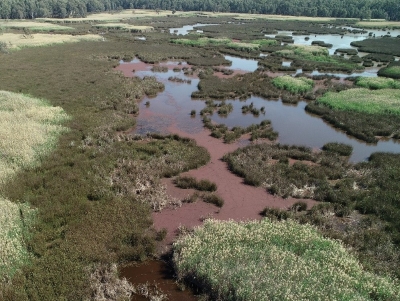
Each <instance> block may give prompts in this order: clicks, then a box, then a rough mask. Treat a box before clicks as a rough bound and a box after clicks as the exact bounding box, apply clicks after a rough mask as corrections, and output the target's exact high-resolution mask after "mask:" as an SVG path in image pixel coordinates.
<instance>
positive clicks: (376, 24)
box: [356, 20, 400, 28]
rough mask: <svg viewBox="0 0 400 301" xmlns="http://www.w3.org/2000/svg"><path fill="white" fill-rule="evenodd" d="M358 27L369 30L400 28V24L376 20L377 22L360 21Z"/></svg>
mask: <svg viewBox="0 0 400 301" xmlns="http://www.w3.org/2000/svg"><path fill="white" fill-rule="evenodd" d="M356 25H357V26H361V27H368V28H374V27H375V28H376V27H382V28H383V27H384V28H386V27H394V28H400V22H394V21H382V20H375V21H360V22H357V24H356Z"/></svg>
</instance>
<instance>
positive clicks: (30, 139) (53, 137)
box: [0, 91, 68, 185]
mask: <svg viewBox="0 0 400 301" xmlns="http://www.w3.org/2000/svg"><path fill="white" fill-rule="evenodd" d="M66 120H68V116H67V114H66V113H65V112H64V111H63V109H62V108H60V107H51V106H50V105H49V104H48V102H46V101H44V100H42V99H36V98H33V97H29V96H26V95H22V94H17V93H12V92H6V91H0V137H2V138H1V140H0V152H1V154H2V156H1V159H0V166H1V172H0V184H1V185H4V184H5V183H6V181H7V180H8V179H9V178H10V177H11V176H13V175H14V174H15V173H17V172H18V171H19V170H21V169H24V168H28V167H31V166H34V165H37V164H39V162H40V161H41V160H42V159H43V158H44V157H45V156H46V155H47V154H49V153H50V151H51V150H52V149H53V148H54V147H55V145H56V143H57V137H58V136H59V135H60V134H62V133H63V132H65V131H66V130H67V128H66V127H64V126H62V123H63V122H64V121H66Z"/></svg>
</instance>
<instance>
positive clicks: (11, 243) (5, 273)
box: [0, 197, 35, 282]
mask: <svg viewBox="0 0 400 301" xmlns="http://www.w3.org/2000/svg"><path fill="white" fill-rule="evenodd" d="M34 216H35V210H33V209H31V208H30V207H29V205H27V204H16V203H13V202H11V201H9V200H7V199H4V198H2V197H0V224H1V231H0V282H2V281H3V280H4V279H10V278H12V277H13V276H14V274H15V273H16V272H17V271H18V269H19V268H21V266H22V265H23V264H28V263H29V261H30V260H31V254H30V253H29V252H28V250H27V241H28V240H29V228H30V227H31V226H32V224H33V223H34Z"/></svg>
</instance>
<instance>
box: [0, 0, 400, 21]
mask: <svg viewBox="0 0 400 301" xmlns="http://www.w3.org/2000/svg"><path fill="white" fill-rule="evenodd" d="M121 9H159V10H178V11H190V10H193V11H218V12H236V13H259V14H281V15H294V16H310V17H336V18H360V19H371V18H372V19H386V20H391V21H398V20H400V4H399V1H398V0H247V1H243V0H221V1H211V0H1V1H0V18H2V19H34V18H39V17H53V18H68V17H85V16H86V14H87V13H93V12H102V11H115V10H121Z"/></svg>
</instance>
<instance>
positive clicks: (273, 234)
mask: <svg viewBox="0 0 400 301" xmlns="http://www.w3.org/2000/svg"><path fill="white" fill-rule="evenodd" d="M173 260H174V264H175V266H176V269H177V272H178V278H179V279H185V280H187V281H189V282H192V283H194V284H195V285H196V286H199V287H201V288H202V289H203V291H204V292H207V293H208V294H209V295H210V297H211V298H215V299H223V300H271V299H277V300H278V299H279V300H324V299H326V297H327V296H329V297H330V298H332V299H335V300H348V299H352V298H358V297H360V296H362V298H364V299H365V300H374V299H376V298H377V299H385V298H386V299H391V300H399V286H397V283H395V282H394V281H392V280H391V279H390V278H385V277H379V276H376V275H374V274H372V273H370V272H366V271H364V270H363V268H362V265H361V264H360V263H359V261H358V260H357V259H356V258H355V257H354V256H353V255H352V254H351V253H349V252H348V251H347V250H346V249H345V248H344V246H343V245H342V244H341V243H339V242H338V241H336V240H331V239H327V238H324V237H323V236H322V235H321V234H320V233H319V232H318V231H317V229H316V228H315V227H313V226H310V225H300V224H299V223H297V222H295V221H291V220H288V221H281V222H272V221H270V220H269V219H264V220H263V221H252V222H247V223H245V222H240V223H238V222H234V221H216V220H210V219H208V220H206V221H205V222H204V225H203V226H202V227H198V228H196V229H195V231H194V233H193V234H190V235H186V236H183V237H180V238H179V239H178V240H177V242H176V243H174V257H173ZM233 267H234V268H233ZM288 291H290V293H288Z"/></svg>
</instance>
